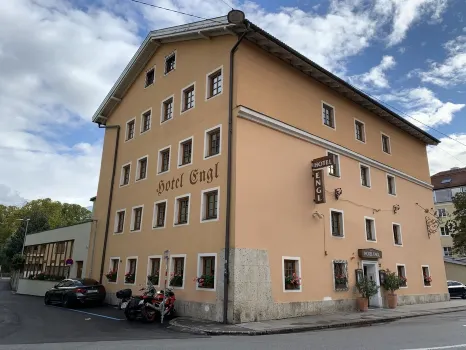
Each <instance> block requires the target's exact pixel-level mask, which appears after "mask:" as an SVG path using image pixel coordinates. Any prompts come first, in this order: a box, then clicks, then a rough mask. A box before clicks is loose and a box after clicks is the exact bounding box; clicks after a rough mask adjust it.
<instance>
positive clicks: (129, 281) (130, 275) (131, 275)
mask: <svg viewBox="0 0 466 350" xmlns="http://www.w3.org/2000/svg"><path fill="white" fill-rule="evenodd" d="M135 277H136V276H135V275H134V273H129V272H128V273H127V274H126V275H125V283H127V284H133V283H134V280H135Z"/></svg>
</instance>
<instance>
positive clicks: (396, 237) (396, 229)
mask: <svg viewBox="0 0 466 350" xmlns="http://www.w3.org/2000/svg"><path fill="white" fill-rule="evenodd" d="M393 241H394V242H395V245H402V244H403V242H402V240H401V227H400V225H398V224H393Z"/></svg>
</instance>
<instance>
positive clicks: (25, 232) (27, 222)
mask: <svg viewBox="0 0 466 350" xmlns="http://www.w3.org/2000/svg"><path fill="white" fill-rule="evenodd" d="M17 220H18V221H26V230H25V231H24V238H23V249H21V255H23V254H24V246H25V245H26V235H27V234H28V226H29V220H31V219H17Z"/></svg>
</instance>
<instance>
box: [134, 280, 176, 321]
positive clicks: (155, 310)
mask: <svg viewBox="0 0 466 350" xmlns="http://www.w3.org/2000/svg"><path fill="white" fill-rule="evenodd" d="M163 298H164V291H163V290H159V291H158V292H157V293H156V294H155V296H154V298H153V299H152V300H147V301H146V302H145V303H144V307H143V308H142V310H141V314H142V315H143V318H144V319H145V320H146V321H147V322H153V321H154V320H155V318H156V317H157V316H158V315H159V316H161V315H162V312H163V317H164V318H165V317H167V318H169V317H173V316H174V315H175V300H176V297H175V293H173V290H172V289H170V288H167V289H166V290H165V307H163V305H164V304H163Z"/></svg>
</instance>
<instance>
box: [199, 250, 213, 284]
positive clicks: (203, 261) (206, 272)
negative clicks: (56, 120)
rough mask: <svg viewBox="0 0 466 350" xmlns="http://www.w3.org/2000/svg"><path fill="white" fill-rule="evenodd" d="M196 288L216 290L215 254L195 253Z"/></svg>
mask: <svg viewBox="0 0 466 350" xmlns="http://www.w3.org/2000/svg"><path fill="white" fill-rule="evenodd" d="M196 290H205V291H212V292H215V291H216V290H217V254H216V253H200V254H198V255H197V276H196Z"/></svg>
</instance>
